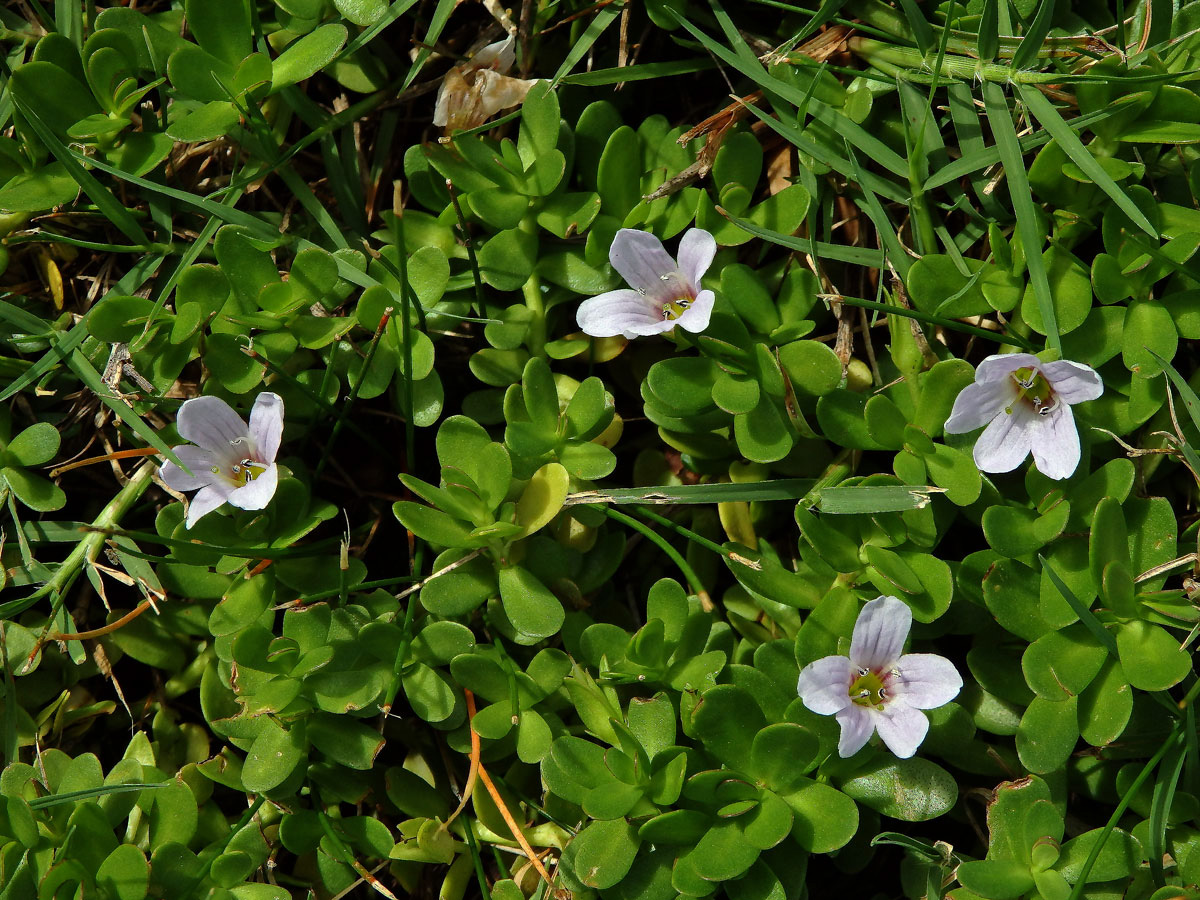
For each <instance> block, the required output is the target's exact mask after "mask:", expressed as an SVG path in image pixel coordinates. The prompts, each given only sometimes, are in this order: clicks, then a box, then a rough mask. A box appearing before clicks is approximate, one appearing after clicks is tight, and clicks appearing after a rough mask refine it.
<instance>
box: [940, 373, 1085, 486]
mask: <svg viewBox="0 0 1200 900" xmlns="http://www.w3.org/2000/svg"><path fill="white" fill-rule="evenodd" d="M1102 393H1104V382H1103V381H1101V379H1100V375H1099V374H1098V373H1097V372H1096V370H1095V369H1093V368H1091V367H1090V366H1085V365H1084V364H1083V363H1077V362H1071V361H1070V360H1066V359H1062V360H1058V361H1057V362H1048V363H1044V362H1042V361H1041V360H1039V359H1038V358H1037V357H1036V356H1032V355H1031V354H1028V353H1007V354H1002V355H999V356H989V357H988V358H987V359H985V360H984V361H983V362H981V363H980V364H979V367H978V368H977V369H976V370H975V383H974V384H969V385H967V386H966V387H965V388H963V389H962V392H961V393H959V395H958V397H957V398H956V399H955V401H954V409H953V410H952V411H951V413H950V418H949V419H947V420H946V426H945V430H946V432H947V433H948V434H963V433H965V432H968V431H974V430H975V429H976V428H982V427H983V426H984V425H987V428H986V429H985V430H984V432H983V434H981V435H980V436H979V439H978V440H977V441H976V442H975V452H974V456H975V465H977V466H979V469H980V471H982V472H1010V471H1012V470H1013V469H1015V468H1016V467H1017V466H1019V465H1020V464H1021V462H1022V461H1023V460H1024V459H1025V457H1026V456H1028V455H1029V454H1030V452H1031V451H1032V453H1033V461H1034V462H1035V463H1037V467H1038V470H1039V471H1040V472H1041V473H1042V474H1043V475H1045V476H1046V477H1047V478H1054V479H1063V478H1069V477H1070V476H1071V475H1072V474H1073V473H1074V472H1075V469H1076V467H1077V466H1078V465H1079V432H1078V431H1077V430H1076V428H1075V416H1074V415H1073V414H1072V412H1071V404H1073V403H1082V402H1083V401H1085V400H1095V399H1096V398H1097V397H1099V396H1100V395H1101V394H1102Z"/></svg>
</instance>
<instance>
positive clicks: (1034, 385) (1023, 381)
mask: <svg viewBox="0 0 1200 900" xmlns="http://www.w3.org/2000/svg"><path fill="white" fill-rule="evenodd" d="M1010 377H1011V378H1012V380H1013V382H1014V383H1015V384H1016V386H1017V394H1018V396H1019V397H1020V398H1021V399H1022V400H1024V401H1025V402H1026V403H1028V404H1030V405H1031V406H1032V407H1033V409H1034V412H1036V413H1038V415H1042V416H1046V415H1049V414H1050V413H1051V412H1052V411H1054V410H1055V409H1056V408H1057V407H1058V403H1059V401H1058V397H1057V396H1056V395H1055V393H1054V388H1052V387H1051V386H1050V382H1048V381H1047V380H1046V377H1045V376H1044V375H1043V374H1042V373H1041V372H1040V371H1038V370H1037V369H1035V368H1033V367H1032V366H1025V367H1024V368H1020V369H1017V370H1016V371H1015V372H1013V373H1012V375H1011V376H1010ZM1005 412H1007V413H1009V414H1010V415H1011V414H1012V407H1007V408H1006V409H1005Z"/></svg>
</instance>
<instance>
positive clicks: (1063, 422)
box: [1030, 403, 1080, 481]
mask: <svg viewBox="0 0 1200 900" xmlns="http://www.w3.org/2000/svg"><path fill="white" fill-rule="evenodd" d="M1030 438H1031V440H1030V448H1031V449H1032V450H1033V461H1034V462H1035V463H1037V467H1038V471H1039V472H1041V473H1042V474H1043V475H1045V476H1046V477H1047V478H1053V479H1055V480H1056V481H1061V480H1062V479H1064V478H1070V477H1071V476H1072V475H1074V474H1075V470H1076V469H1077V468H1078V467H1079V455H1080V453H1079V431H1078V430H1077V429H1076V428H1075V415H1074V414H1073V413H1072V412H1071V407H1070V406H1069V405H1067V404H1066V403H1060V404H1058V406H1056V407H1055V408H1054V409H1052V410H1051V411H1050V412H1049V413H1047V414H1046V415H1044V416H1041V417H1040V421H1038V422H1035V423H1034V425H1033V428H1032V430H1031V432H1030Z"/></svg>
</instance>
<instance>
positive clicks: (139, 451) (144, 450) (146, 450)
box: [50, 447, 158, 478]
mask: <svg viewBox="0 0 1200 900" xmlns="http://www.w3.org/2000/svg"><path fill="white" fill-rule="evenodd" d="M157 454H158V451H157V450H155V449H154V448H153V447H133V448H131V449H129V450H114V451H113V452H112V453H105V454H104V455H103V456H89V457H88V458H87V459H80V460H76V461H75V462H73V463H67V464H66V465H65V466H59V467H58V468H57V469H51V470H50V477H51V478H57V477H58V476H59V475H61V474H62V473H63V472H70V471H71V470H72V469H79V468H82V467H83V466H90V465H94V464H95V463H102V462H109V461H110V460H114V459H129V458H130V457H132V456H156V455H157Z"/></svg>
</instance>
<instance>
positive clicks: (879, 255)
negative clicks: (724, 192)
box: [717, 206, 884, 269]
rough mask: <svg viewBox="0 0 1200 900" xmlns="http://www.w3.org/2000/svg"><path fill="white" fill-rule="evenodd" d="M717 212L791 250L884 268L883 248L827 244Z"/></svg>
mask: <svg viewBox="0 0 1200 900" xmlns="http://www.w3.org/2000/svg"><path fill="white" fill-rule="evenodd" d="M717 212H719V213H720V214H721V215H723V216H724V217H725V218H726V219H728V220H729V221H730V222H732V223H733V224H734V225H736V226H737V227H738V228H740V229H742V231H746V232H749V233H750V234H752V235H754V236H755V237H758V238H762V239H763V240H764V241H768V242H769V243H772V244H778V245H779V246H780V247H787V248H788V249H790V250H798V251H799V252H801V253H808V254H810V255H812V256H815V257H817V258H819V259H832V260H835V261H837V262H844V263H850V264H851V265H856V266H866V267H867V268H870V269H882V268H883V266H884V255H883V251H882V250H873V249H871V248H870V247H851V246H849V245H845V244H827V243H824V242H823V241H814V240H812V239H810V238H802V237H795V236H793V235H790V234H781V233H780V232H778V231H772V230H771V229H770V228H764V227H763V226H762V225H756V224H754V223H753V222H751V221H750V220H748V219H743V218H741V217H740V216H735V215H731V214H730V213H729V212H728V211H726V210H725V209H723V208H721V207H719V206H718V207H717Z"/></svg>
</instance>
